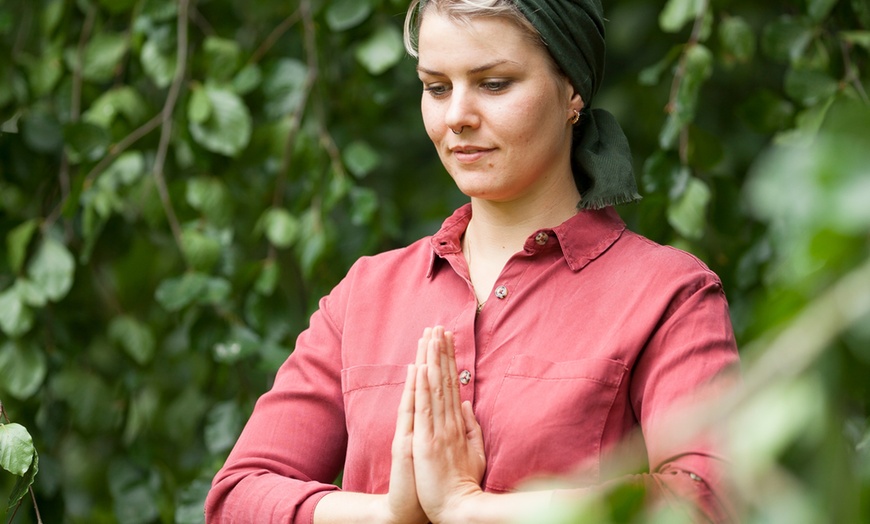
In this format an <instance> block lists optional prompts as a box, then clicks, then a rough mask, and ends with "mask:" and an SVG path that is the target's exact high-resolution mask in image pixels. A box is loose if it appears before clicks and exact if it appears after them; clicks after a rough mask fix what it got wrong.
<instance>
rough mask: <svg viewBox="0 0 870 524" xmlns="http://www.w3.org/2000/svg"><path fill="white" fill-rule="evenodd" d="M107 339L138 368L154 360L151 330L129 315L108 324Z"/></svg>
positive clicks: (121, 316)
mask: <svg viewBox="0 0 870 524" xmlns="http://www.w3.org/2000/svg"><path fill="white" fill-rule="evenodd" d="M109 338H110V339H111V340H112V341H114V342H115V344H117V345H119V346H121V347H122V348H124V351H126V353H127V354H128V355H130V357H131V358H132V359H133V360H135V361H136V363H137V364H139V365H140V366H144V365H145V364H148V363H149V362H151V360H152V359H153V358H154V350H155V347H156V343H155V340H154V334H153V333H152V332H151V329H150V328H149V327H148V326H147V325H145V324H143V323H142V322H139V320H137V319H136V318H134V317H131V316H129V315H120V316H117V317H115V318H113V319H112V321H111V323H109Z"/></svg>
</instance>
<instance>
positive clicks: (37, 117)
mask: <svg viewBox="0 0 870 524" xmlns="http://www.w3.org/2000/svg"><path fill="white" fill-rule="evenodd" d="M21 134H22V137H23V138H24V142H25V143H26V144H27V145H28V146H29V147H30V148H31V149H32V150H34V151H36V152H37V153H49V154H51V153H57V152H59V151H60V150H61V148H62V147H63V128H62V127H61V125H60V123H59V122H58V121H57V118H56V117H55V116H54V115H51V114H48V113H43V112H41V111H34V112H33V113H28V114H25V115H24V116H23V117H22V118H21Z"/></svg>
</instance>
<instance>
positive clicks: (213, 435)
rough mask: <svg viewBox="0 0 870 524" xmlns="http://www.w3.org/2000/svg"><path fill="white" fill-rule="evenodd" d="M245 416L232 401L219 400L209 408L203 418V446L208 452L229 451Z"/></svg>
mask: <svg viewBox="0 0 870 524" xmlns="http://www.w3.org/2000/svg"><path fill="white" fill-rule="evenodd" d="M244 424H245V417H244V416H243V415H242V411H241V410H240V409H239V406H238V405H237V404H236V403H235V402H233V401H227V402H220V403H218V404H215V405H214V407H212V408H211V410H209V412H208V414H207V415H206V419H205V446H206V448H208V451H209V453H212V454H214V455H219V454H221V453H224V452H226V451H229V450H230V449H231V448H232V447H233V444H235V443H236V440H237V439H238V438H239V435H240V434H241V432H242V426H243V425H244Z"/></svg>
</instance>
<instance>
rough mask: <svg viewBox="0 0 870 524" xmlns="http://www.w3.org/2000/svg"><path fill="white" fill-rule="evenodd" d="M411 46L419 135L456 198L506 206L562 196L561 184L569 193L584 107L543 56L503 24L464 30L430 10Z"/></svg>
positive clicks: (495, 21) (483, 22)
mask: <svg viewBox="0 0 870 524" xmlns="http://www.w3.org/2000/svg"><path fill="white" fill-rule="evenodd" d="M418 49H419V62H418V68H417V69H418V73H419V76H420V80H421V81H422V82H423V88H424V91H423V99H422V103H421V107H422V112H423V122H424V124H425V125H426V132H427V133H428V134H429V138H430V139H432V142H433V143H434V144H435V147H436V149H437V150H438V155H439V156H440V157H441V162H442V163H443V164H444V167H445V168H446V169H447V171H448V172H449V173H450V175H451V176H452V177H453V180H454V181H455V182H456V184H457V186H458V187H459V189H460V190H461V191H462V192H463V193H465V194H466V195H468V196H470V197H472V198H479V199H484V200H490V201H494V202H513V201H517V200H522V199H526V198H534V197H540V198H543V199H547V198H548V196H549V195H551V194H552V193H548V191H550V192H553V191H559V192H564V188H565V178H564V177H568V179H569V180H570V181H571V184H572V186H571V187H573V177H572V175H571V167H570V150H571V131H572V129H571V128H572V126H571V119H572V117H573V116H574V110H575V109H577V110H580V109H582V107H583V102H582V100H581V99H580V96H579V95H576V94H574V90H573V88H572V87H571V85H570V82H568V80H567V79H566V78H564V77H562V76H561V75H558V74H556V73H555V72H554V71H553V66H552V62H551V58H550V57H549V56H548V55H547V51H546V50H544V49H543V48H542V47H541V46H540V45H535V44H534V43H533V42H531V41H530V39H529V37H528V36H527V35H526V34H525V33H524V32H523V31H522V30H521V29H520V28H518V27H517V26H516V25H514V23H512V22H510V21H507V20H505V19H502V18H485V17H479V18H475V19H473V20H472V22H471V23H470V24H462V23H461V22H460V23H457V22H453V21H451V20H450V19H449V18H447V17H445V16H442V15H441V14H440V13H438V12H437V11H436V10H434V9H429V10H427V11H426V13H425V16H424V17H423V21H422V24H421V26H420V33H419V46H418ZM451 128H452V129H453V130H455V131H460V130H461V133H459V134H458V135H457V134H454V133H453V132H452V131H451Z"/></svg>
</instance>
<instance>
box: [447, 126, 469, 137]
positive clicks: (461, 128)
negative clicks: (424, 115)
mask: <svg viewBox="0 0 870 524" xmlns="http://www.w3.org/2000/svg"><path fill="white" fill-rule="evenodd" d="M447 129H449V130H451V131H453V134H454V135H461V134H462V130H463V129H465V126H462V127H460V128H459V131H457V130H455V129H453V128H452V127H450V126H447Z"/></svg>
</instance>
